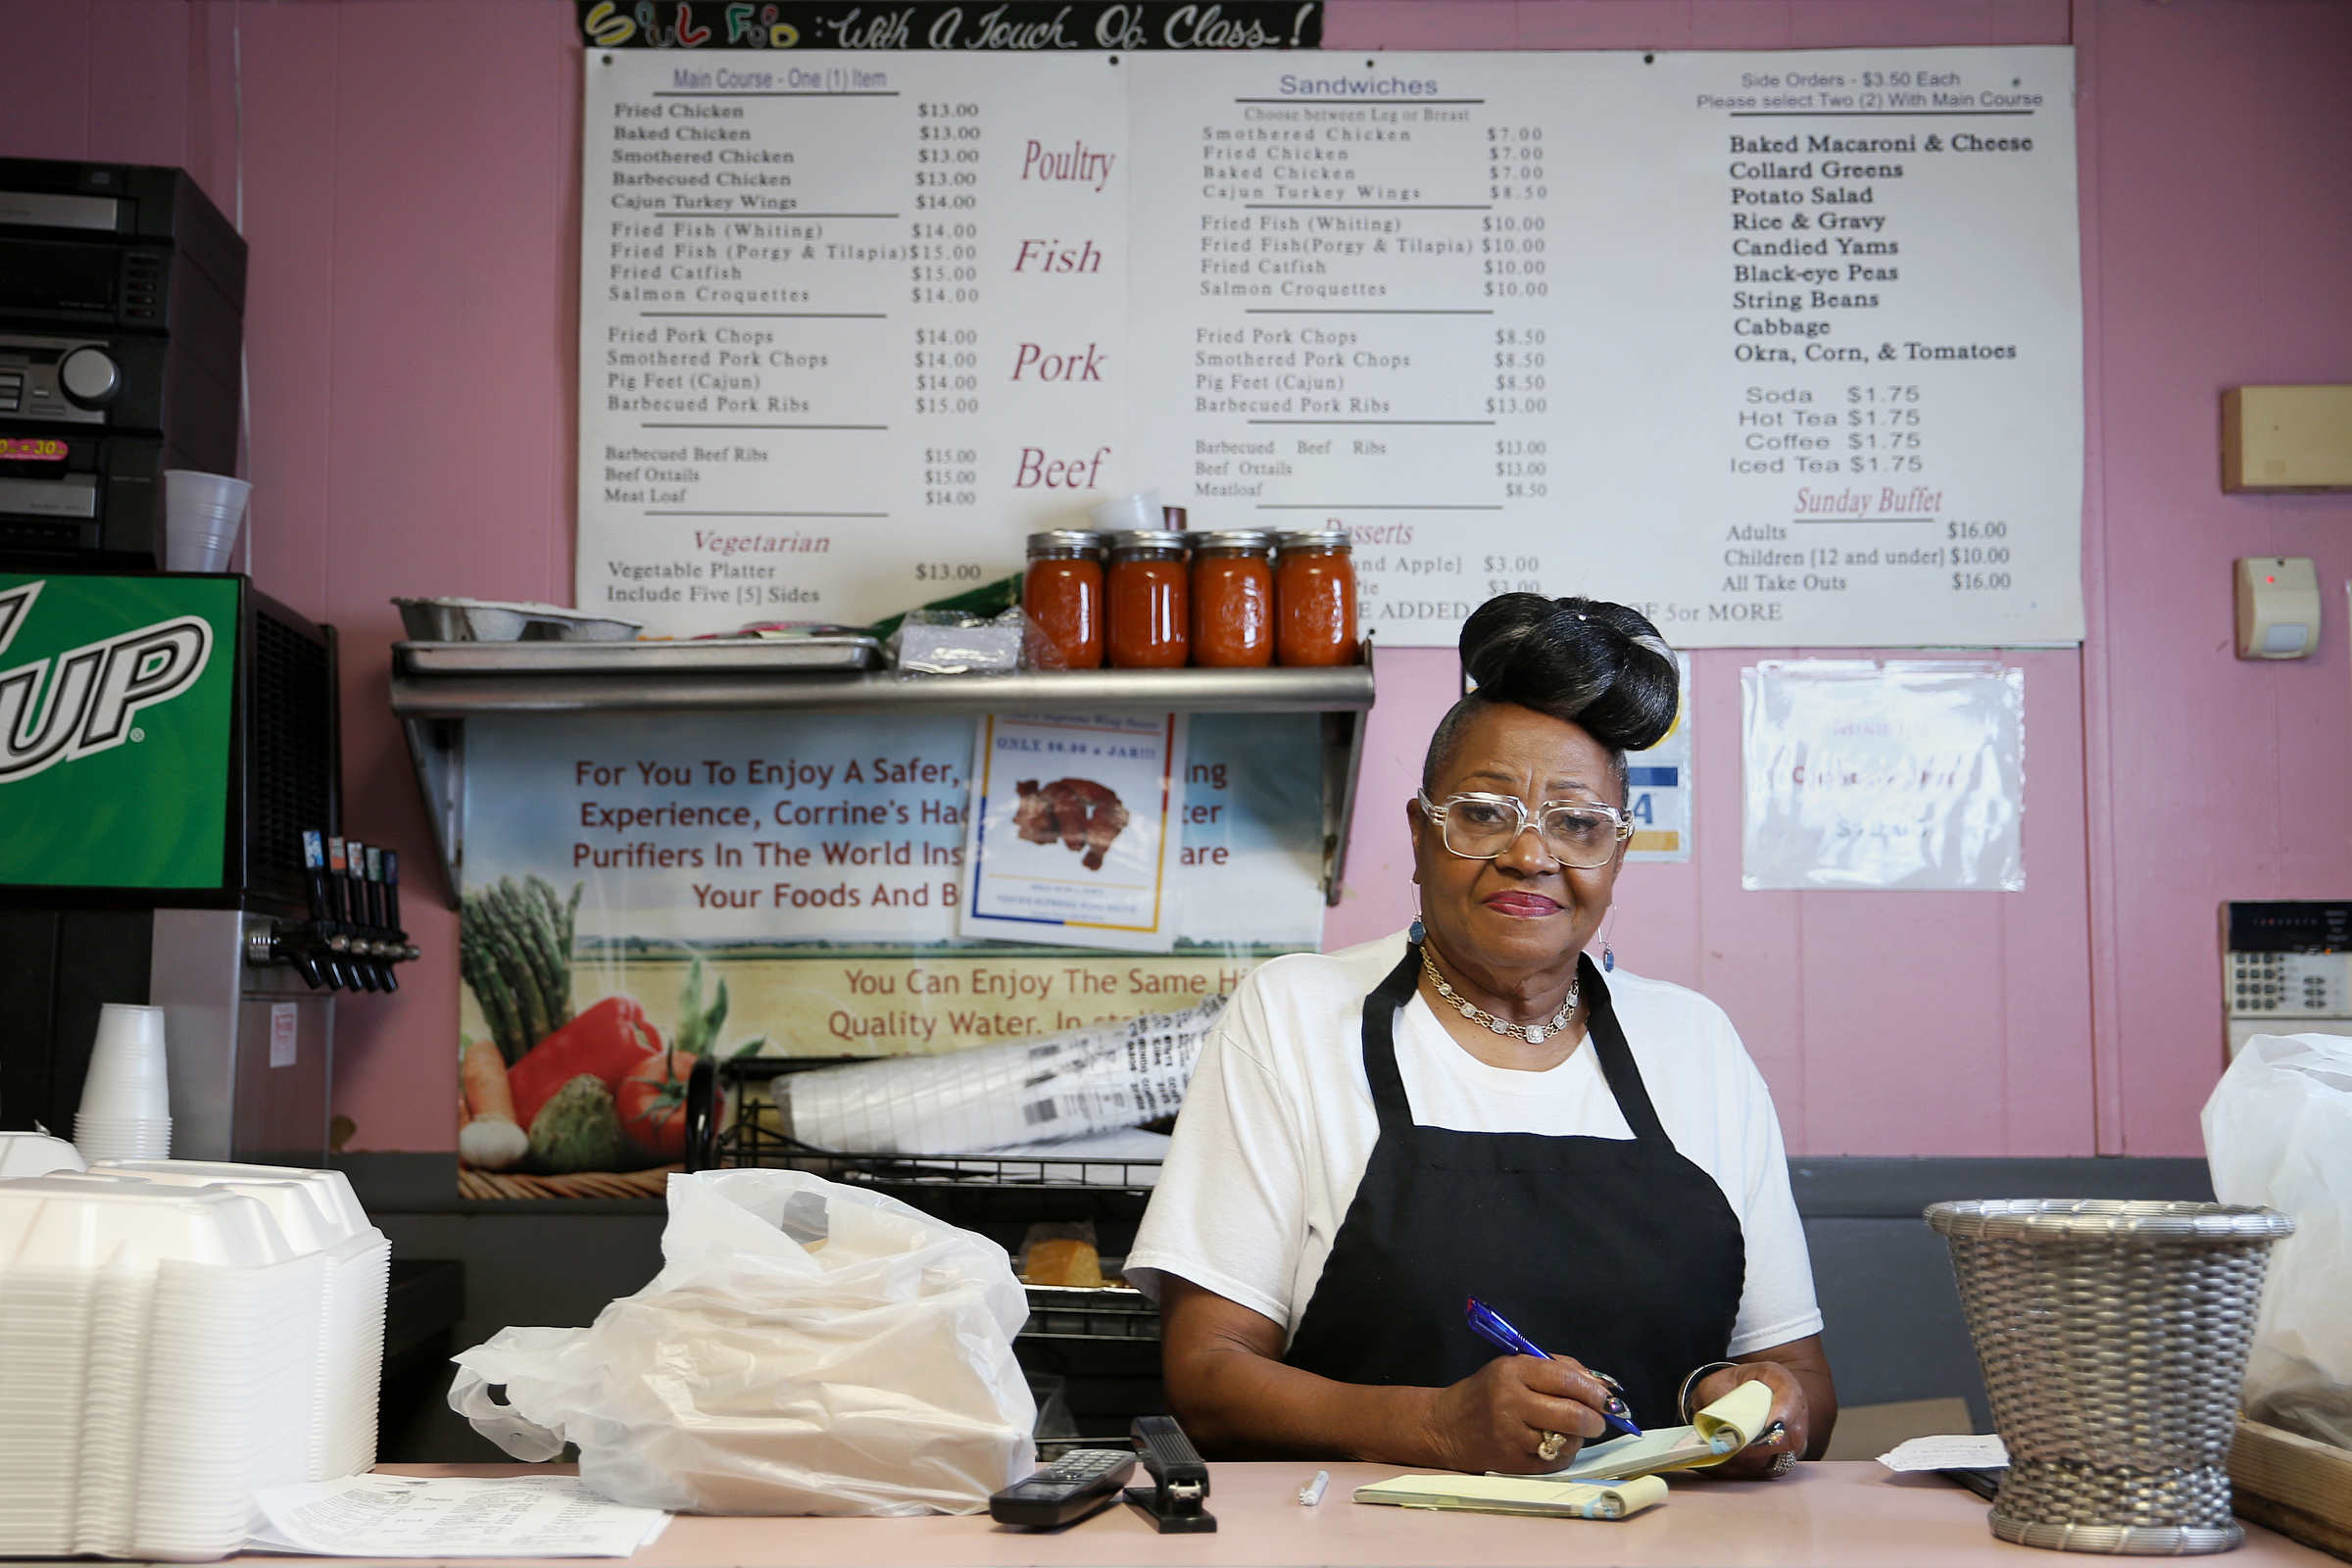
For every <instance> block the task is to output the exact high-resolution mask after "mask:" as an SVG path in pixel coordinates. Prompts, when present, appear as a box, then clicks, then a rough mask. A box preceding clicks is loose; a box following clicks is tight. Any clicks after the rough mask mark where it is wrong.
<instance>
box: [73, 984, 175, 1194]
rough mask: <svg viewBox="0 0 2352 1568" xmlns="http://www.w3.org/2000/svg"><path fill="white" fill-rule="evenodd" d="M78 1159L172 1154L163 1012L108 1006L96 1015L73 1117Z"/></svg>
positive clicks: (144, 1157) (170, 1101)
mask: <svg viewBox="0 0 2352 1568" xmlns="http://www.w3.org/2000/svg"><path fill="white" fill-rule="evenodd" d="M73 1147H74V1148H75V1149H76V1150H78V1151H79V1152H80V1153H81V1157H82V1158H84V1159H164V1158H167V1157H169V1156H170V1154H171V1152H172V1092H171V1086H170V1083H169V1082H168V1080H167V1078H166V1076H165V1062H164V1009H163V1008H161V1007H133V1006H128V1005H124V1004H122V1003H116V1002H110V1003H108V1004H106V1005H105V1006H104V1007H102V1008H101V1009H100V1010H99V1014H98V1038H97V1039H96V1041H94V1042H93V1043H92V1045H91V1047H90V1071H89V1076H88V1077H86V1078H84V1079H83V1080H82V1083H81V1108H80V1109H79V1110H78V1111H76V1112H75V1113H74V1116H73Z"/></svg>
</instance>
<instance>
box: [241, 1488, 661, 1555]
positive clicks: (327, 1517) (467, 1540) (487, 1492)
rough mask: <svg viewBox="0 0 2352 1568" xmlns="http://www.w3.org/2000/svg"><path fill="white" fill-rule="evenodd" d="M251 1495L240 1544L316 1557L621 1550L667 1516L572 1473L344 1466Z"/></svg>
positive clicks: (641, 1540)
mask: <svg viewBox="0 0 2352 1568" xmlns="http://www.w3.org/2000/svg"><path fill="white" fill-rule="evenodd" d="M255 1500H256V1501H257V1502H259V1503H260V1504H261V1508H262V1513H263V1516H264V1518H266V1519H267V1520H268V1523H267V1524H265V1525H263V1526H262V1527H261V1528H260V1529H259V1530H257V1531H256V1532H255V1533H254V1535H253V1538H252V1539H251V1540H250V1541H249V1542H248V1543H247V1545H248V1546H249V1547H251V1548H253V1549H256V1550H261V1551H298V1552H306V1553H309V1554H311V1555H313V1556H320V1557H626V1556H628V1555H630V1554H631V1553H632V1552H634V1551H635V1550H636V1549H637V1548H638V1547H639V1546H642V1545H644V1544H646V1543H647V1542H649V1541H651V1540H653V1539H654V1538H655V1537H656V1536H658V1535H660V1534H661V1533H662V1529H663V1528H664V1527H665V1526H666V1525H667V1524H668V1523H669V1515H668V1514H666V1513H664V1512H662V1510H661V1509H659V1508H631V1507H626V1506H624V1505H622V1504H620V1503H617V1502H611V1501H608V1500H606V1499H605V1498H603V1497H601V1496H599V1495H596V1493H594V1492H593V1491H591V1490H590V1489H589V1487H588V1484H587V1483H586V1482H584V1481H582V1480H580V1478H579V1477H577V1476H551V1475H522V1476H499V1477H483V1476H433V1477H428V1476H395V1475H363V1476H344V1477H342V1478H341V1479H339V1480H335V1481H319V1482H306V1483H303V1484H300V1485H297V1486H290V1487H271V1488H269V1489H268V1490H266V1491H264V1492H262V1493H260V1494H259V1495H257V1497H256V1498H255Z"/></svg>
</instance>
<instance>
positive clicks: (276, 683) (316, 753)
mask: <svg viewBox="0 0 2352 1568" xmlns="http://www.w3.org/2000/svg"><path fill="white" fill-rule="evenodd" d="M329 673H330V672H329V670H328V668H327V660H326V645H325V644H323V643H319V642H314V641H312V640H311V639H310V638H309V637H306V636H304V635H303V634H302V633H301V632H299V631H297V630H295V629H294V628H293V627H292V626H289V625H287V624H286V623H285V622H284V621H281V620H278V619H277V618H275V617H274V616H272V615H270V613H267V612H266V611H262V610H259V609H257V610H256V611H255V612H254V617H253V777H252V780H251V790H252V793H251V796H250V800H251V812H252V829H253V843H252V848H251V851H250V855H251V859H250V866H251V869H250V873H249V874H250V876H251V879H252V881H253V882H254V883H255V884H256V885H257V886H263V887H270V888H275V889H278V890H281V891H283V892H286V893H288V894H291V895H293V896H295V897H300V896H301V894H302V891H303V889H304V887H305V885H306V884H305V882H304V878H303V865H302V835H303V831H304V830H305V829H306V828H317V829H319V830H321V831H323V830H324V829H325V828H326V827H327V826H328V822H327V810H328V808H329V790H330V785H329V779H330V777H331V775H332V765H333V760H332V759H331V758H330V757H329V756H328V753H327V749H328V747H329V746H330V745H331V744H332V743H333V735H334V731H333V726H332V725H331V724H330V723H329V722H328V706H327V704H328V692H327V680H328V677H329Z"/></svg>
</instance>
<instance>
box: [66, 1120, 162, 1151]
mask: <svg viewBox="0 0 2352 1568" xmlns="http://www.w3.org/2000/svg"><path fill="white" fill-rule="evenodd" d="M73 1149H74V1152H76V1153H78V1154H80V1155H81V1157H82V1158H84V1159H86V1160H90V1161H92V1162H93V1163H95V1162H96V1161H98V1160H102V1159H169V1158H170V1157H171V1156H172V1118H171V1117H169V1116H90V1115H84V1114H80V1113H76V1114H75V1115H74V1117H73Z"/></svg>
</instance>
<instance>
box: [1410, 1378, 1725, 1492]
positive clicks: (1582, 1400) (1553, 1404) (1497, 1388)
mask: <svg viewBox="0 0 2352 1568" xmlns="http://www.w3.org/2000/svg"><path fill="white" fill-rule="evenodd" d="M1727 1386H1728V1385H1727ZM1610 1397H1611V1392H1610V1390H1609V1389H1608V1388H1607V1386H1606V1385H1604V1384H1602V1383H1601V1382H1600V1380H1599V1379H1597V1378H1595V1377H1593V1374H1591V1373H1590V1372H1587V1371H1586V1370H1585V1369H1584V1367H1583V1366H1581V1365H1579V1364H1578V1363H1577V1362H1575V1361H1573V1360H1570V1359H1568V1358H1567V1357H1565V1356H1555V1357H1553V1358H1552V1359H1550V1360H1539V1359H1537V1358H1536V1357H1534V1356H1532V1355H1500V1356H1496V1357H1495V1359H1494V1360H1492V1361H1489V1362H1488V1363H1487V1364H1486V1365H1485V1366H1483V1367H1481V1368H1479V1369H1478V1370H1477V1371H1476V1372H1473V1373H1471V1374H1470V1376H1468V1377H1466V1378H1464V1379H1462V1381H1461V1382H1459V1383H1456V1384H1454V1385H1452V1386H1451V1387H1449V1388H1444V1389H1440V1390H1438V1391H1437V1397H1436V1399H1435V1400H1433V1401H1432V1403H1431V1405H1430V1410H1429V1431H1428V1433H1427V1434H1426V1437H1425V1446H1426V1447H1427V1448H1428V1449H1429V1450H1430V1451H1432V1452H1434V1453H1437V1454H1440V1455H1443V1458H1442V1459H1441V1461H1440V1462H1441V1463H1443V1464H1444V1465H1445V1467H1446V1469H1449V1470H1462V1471H1467V1472H1469V1473H1470V1474H1472V1475H1478V1474H1482V1473H1484V1472H1486V1471H1489V1470H1500V1471H1505V1472H1508V1473H1510V1474H1514V1475H1541V1474H1543V1473H1544V1472H1545V1471H1549V1470H1558V1469H1560V1468H1562V1467H1563V1466H1565V1465H1567V1464H1568V1463H1569V1462H1570V1461H1571V1460H1573V1459H1574V1458H1575V1457H1576V1450H1577V1448H1578V1446H1580V1445H1581V1444H1583V1443H1584V1442H1586V1441H1588V1440H1590V1439H1593V1438H1598V1437H1601V1436H1603V1435H1604V1434H1606V1433H1607V1431H1608V1423H1607V1422H1605V1421H1603V1420H1602V1419H1601V1411H1602V1410H1603V1409H1604V1408H1605V1407H1606V1406H1607V1404H1608V1402H1609V1399H1610ZM1555 1432H1556V1433H1558V1434H1559V1435H1560V1436H1561V1437H1562V1438H1564V1439H1565V1440H1566V1443H1565V1444H1564V1445H1563V1446H1561V1447H1560V1448H1559V1450H1558V1456H1557V1457H1556V1458H1548V1459H1547V1458H1544V1456H1543V1455H1542V1454H1540V1453H1538V1452H1537V1449H1538V1448H1539V1447H1540V1446H1542V1445H1543V1442H1544V1437H1545V1435H1546V1434H1548V1433H1555Z"/></svg>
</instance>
